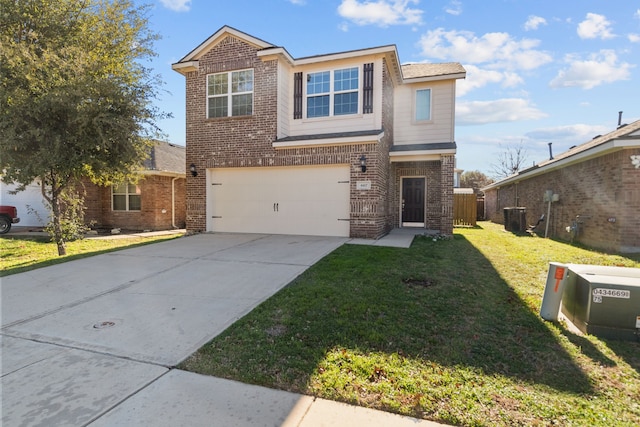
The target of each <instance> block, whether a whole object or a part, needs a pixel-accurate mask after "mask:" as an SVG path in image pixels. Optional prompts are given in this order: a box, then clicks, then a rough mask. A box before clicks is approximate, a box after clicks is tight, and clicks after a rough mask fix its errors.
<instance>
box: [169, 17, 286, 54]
mask: <svg viewBox="0 0 640 427" xmlns="http://www.w3.org/2000/svg"><path fill="white" fill-rule="evenodd" d="M229 34H230V35H232V36H235V37H237V38H239V39H242V40H244V41H246V42H248V43H250V44H252V45H254V46H256V47H258V48H260V49H266V48H270V47H275V46H274V45H272V44H271V43H269V42H266V41H264V40H261V39H259V38H257V37H254V36H252V35H249V34H247V33H244V32H242V31H240V30H236V29H235V28H233V27H230V26H228V25H224V26H223V27H221V28H220V29H219V30H218V31H216V32H215V33H213V34H212V35H211V36H210V37H209V38H208V39H206V40H205V41H203V42H202V43H200V44H199V45H198V46H197V47H196V48H195V49H193V50H192V51H191V52H189V53H188V54H186V55H185V56H184V57H183V58H182V59H181V60H179V61H178V62H177V63H181V62H189V61H193V60H197V59H199V58H200V57H201V56H202V55H204V54H205V53H207V52H208V51H209V50H210V49H211V48H212V47H213V46H214V45H215V44H217V43H219V42H220V40H222V39H223V38H224V37H226V36H227V35H229Z"/></svg>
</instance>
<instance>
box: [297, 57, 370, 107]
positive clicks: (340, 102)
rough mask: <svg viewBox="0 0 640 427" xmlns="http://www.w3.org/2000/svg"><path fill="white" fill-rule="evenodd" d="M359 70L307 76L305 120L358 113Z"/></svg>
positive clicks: (348, 69) (327, 72) (335, 71)
mask: <svg viewBox="0 0 640 427" xmlns="http://www.w3.org/2000/svg"><path fill="white" fill-rule="evenodd" d="M359 88H360V68H359V67H352V68H343V69H339V70H334V71H333V72H331V71H321V72H318V73H309V74H307V118H313V117H329V116H342V115H347V114H357V113H358V98H359Z"/></svg>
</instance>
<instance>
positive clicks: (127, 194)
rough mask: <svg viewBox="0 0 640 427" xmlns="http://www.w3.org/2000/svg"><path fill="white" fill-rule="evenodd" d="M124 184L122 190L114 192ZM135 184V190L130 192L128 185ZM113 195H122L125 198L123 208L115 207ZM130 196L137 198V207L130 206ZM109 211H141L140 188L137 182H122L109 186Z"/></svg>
mask: <svg viewBox="0 0 640 427" xmlns="http://www.w3.org/2000/svg"><path fill="white" fill-rule="evenodd" d="M121 186H124V189H125V191H124V192H116V190H118V187H121ZM130 186H135V192H130V191H129V187H130ZM115 196H124V200H125V208H124V209H116V203H115ZM130 197H137V198H138V205H139V206H140V207H139V208H138V209H132V208H131V206H130V205H131V199H130ZM111 211H113V212H141V211H142V190H141V188H140V186H139V185H138V184H132V183H130V182H124V183H122V184H119V185H115V184H114V185H112V186H111Z"/></svg>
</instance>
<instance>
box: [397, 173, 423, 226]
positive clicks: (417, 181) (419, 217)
mask: <svg viewBox="0 0 640 427" xmlns="http://www.w3.org/2000/svg"><path fill="white" fill-rule="evenodd" d="M402 222H403V223H408V222H412V223H420V224H424V178H402Z"/></svg>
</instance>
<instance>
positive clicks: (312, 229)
mask: <svg viewBox="0 0 640 427" xmlns="http://www.w3.org/2000/svg"><path fill="white" fill-rule="evenodd" d="M207 172H208V175H207V230H208V231H218V232H234V233H267V234H299V235H314V236H343V237H348V236H349V188H350V186H349V166H348V165H341V166H314V167H269V168H223V169H210V170H208V171H207Z"/></svg>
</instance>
